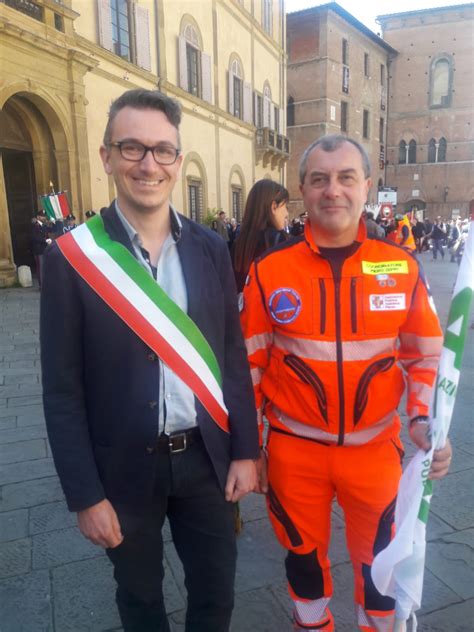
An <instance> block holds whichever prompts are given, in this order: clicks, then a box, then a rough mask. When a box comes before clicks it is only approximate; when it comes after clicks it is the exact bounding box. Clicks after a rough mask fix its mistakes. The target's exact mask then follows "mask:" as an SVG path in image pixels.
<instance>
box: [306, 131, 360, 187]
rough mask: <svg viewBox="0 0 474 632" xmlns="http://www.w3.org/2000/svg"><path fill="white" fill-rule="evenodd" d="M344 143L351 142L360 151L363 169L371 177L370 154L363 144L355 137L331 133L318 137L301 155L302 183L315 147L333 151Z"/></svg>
mask: <svg viewBox="0 0 474 632" xmlns="http://www.w3.org/2000/svg"><path fill="white" fill-rule="evenodd" d="M344 143H350V144H351V145H354V147H355V148H356V149H357V151H358V152H359V153H360V156H361V158H362V169H363V171H364V176H365V177H366V178H370V161H369V156H368V154H367V152H366V151H365V149H364V148H363V147H362V145H361V144H360V143H358V142H357V141H356V140H354V139H353V138H349V137H348V136H343V135H342V134H329V135H328V136H322V137H321V138H318V139H317V140H315V141H314V142H312V143H311V145H310V146H309V147H307V148H306V149H305V150H304V152H303V155H302V156H301V160H300V167H299V177H300V184H303V182H304V179H305V177H306V166H307V164H308V158H309V155H310V154H311V152H312V151H313V150H314V149H316V148H317V147H321V149H322V150H323V151H327V152H332V151H336V149H339V147H340V146H341V145H343V144H344Z"/></svg>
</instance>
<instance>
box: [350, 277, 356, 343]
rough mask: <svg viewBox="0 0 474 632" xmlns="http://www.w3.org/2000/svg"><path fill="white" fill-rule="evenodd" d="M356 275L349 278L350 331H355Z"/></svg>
mask: <svg viewBox="0 0 474 632" xmlns="http://www.w3.org/2000/svg"><path fill="white" fill-rule="evenodd" d="M356 283H357V280H356V277H352V278H351V328H352V333H353V334H355V333H357V299H356V287H357V286H356Z"/></svg>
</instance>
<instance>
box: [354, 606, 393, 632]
mask: <svg viewBox="0 0 474 632" xmlns="http://www.w3.org/2000/svg"><path fill="white" fill-rule="evenodd" d="M394 621H395V614H394V612H389V613H387V614H386V615H385V616H377V615H376V614H370V613H369V612H367V611H366V610H364V608H363V607H362V606H361V605H360V604H359V605H358V606H357V623H358V624H359V625H361V626H364V627H366V628H371V629H372V630H377V632H392V629H393V624H394Z"/></svg>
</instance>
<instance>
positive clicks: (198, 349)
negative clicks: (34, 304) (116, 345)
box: [57, 215, 229, 432]
mask: <svg viewBox="0 0 474 632" xmlns="http://www.w3.org/2000/svg"><path fill="white" fill-rule="evenodd" d="M57 244H58V246H59V248H60V250H61V252H62V253H63V255H64V256H65V257H66V259H67V260H68V261H69V263H70V264H71V265H72V266H73V268H74V269H75V270H76V272H77V273H78V274H79V275H80V276H81V277H82V278H83V279H84V281H86V283H88V285H90V287H91V288H92V289H93V290H94V291H95V292H96V293H97V294H98V295H99V296H100V297H101V298H102V299H103V300H104V301H105V302H106V303H107V305H108V306H109V307H110V308H111V309H112V310H113V311H114V312H115V313H116V314H117V315H118V316H119V317H120V318H121V319H122V320H123V321H124V322H125V323H126V324H127V325H128V326H129V327H130V329H132V331H134V332H135V333H136V335H137V336H139V337H140V338H141V339H142V340H143V342H145V344H147V345H148V346H149V347H150V348H151V349H153V351H154V352H155V353H156V354H157V355H158V356H159V357H160V358H161V360H162V361H163V362H164V363H165V364H166V365H167V366H169V367H170V369H172V370H173V371H174V372H175V373H176V374H177V375H178V376H179V377H180V378H181V379H182V380H183V382H184V383H185V384H186V385H187V386H189V388H190V389H191V390H192V391H193V393H194V394H195V395H196V397H197V398H198V399H199V401H200V402H201V403H202V405H203V406H204V407H205V408H206V410H207V411H208V413H209V414H210V415H211V417H212V418H213V419H214V421H215V422H216V423H217V425H218V426H219V427H220V428H222V430H224V431H225V432H229V420H228V413H227V408H226V406H225V404H224V397H223V394H222V377H221V373H220V369H219V365H218V363H217V359H216V357H215V355H214V352H213V351H212V349H211V347H210V346H209V343H208V342H207V340H206V339H205V338H204V336H203V334H202V333H201V331H200V330H199V329H198V327H197V325H196V324H195V323H194V322H193V321H192V320H191V319H190V318H189V316H188V315H187V314H186V313H185V312H183V310H182V309H181V308H180V307H179V306H178V305H176V303H174V301H172V300H171V298H170V297H169V296H168V295H167V294H166V292H164V291H163V290H162V288H161V287H160V286H159V285H158V284H157V283H156V282H155V281H154V279H153V278H152V277H151V276H150V275H149V274H148V273H147V271H146V270H145V269H144V268H143V267H142V266H141V265H140V264H139V263H138V261H137V260H136V259H135V257H134V256H133V255H132V254H131V253H130V252H129V251H128V250H127V248H125V246H123V245H122V244H120V243H118V242H116V241H113V240H112V239H110V237H109V236H108V234H107V232H106V231H105V228H104V223H103V221H102V218H101V217H100V215H97V216H96V217H93V218H92V219H90V220H89V221H88V222H86V223H85V224H82V225H81V226H78V227H77V228H75V229H74V230H73V231H71V232H69V233H68V234H66V235H64V236H63V237H61V238H60V239H58V241H57Z"/></svg>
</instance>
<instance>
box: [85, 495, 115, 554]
mask: <svg viewBox="0 0 474 632" xmlns="http://www.w3.org/2000/svg"><path fill="white" fill-rule="evenodd" d="M77 522H78V525H79V529H80V531H81V533H82V535H83V536H85V537H86V538H87V539H88V540H90V541H91V542H92V543H93V544H97V545H98V546H103V547H104V548H106V549H113V548H115V547H116V546H118V545H119V544H121V543H122V540H123V535H122V531H121V529H120V523H119V521H118V517H117V514H116V513H115V510H114V508H113V507H112V505H111V504H110V503H109V501H108V500H107V499H106V500H101V501H100V503H97V504H96V505H92V507H88V508H87V509H83V510H82V511H78V512H77Z"/></svg>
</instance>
